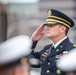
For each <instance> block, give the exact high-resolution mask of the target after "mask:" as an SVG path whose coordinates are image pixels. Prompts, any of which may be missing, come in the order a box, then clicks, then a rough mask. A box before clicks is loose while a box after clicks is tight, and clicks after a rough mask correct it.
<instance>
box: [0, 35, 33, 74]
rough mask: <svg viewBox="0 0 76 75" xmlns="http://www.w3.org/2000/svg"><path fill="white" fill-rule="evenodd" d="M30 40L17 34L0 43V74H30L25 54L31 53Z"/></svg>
mask: <svg viewBox="0 0 76 75" xmlns="http://www.w3.org/2000/svg"><path fill="white" fill-rule="evenodd" d="M31 46H32V41H31V39H30V38H29V37H28V36H25V35H19V36H16V37H13V38H11V39H9V40H7V41H5V42H3V43H1V44H0V75H30V64H29V62H28V59H27V58H26V56H28V55H29V54H30V53H31Z"/></svg>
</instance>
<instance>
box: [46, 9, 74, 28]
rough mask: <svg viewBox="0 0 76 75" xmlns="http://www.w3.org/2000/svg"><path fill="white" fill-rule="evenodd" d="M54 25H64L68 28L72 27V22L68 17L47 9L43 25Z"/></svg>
mask: <svg viewBox="0 0 76 75" xmlns="http://www.w3.org/2000/svg"><path fill="white" fill-rule="evenodd" d="M56 23H60V24H62V25H65V26H66V27H68V28H70V27H73V26H74V21H73V20H72V19H71V18H70V17H68V16H67V15H66V14H64V13H62V12H61V11H58V10H55V9H49V10H48V11H47V19H46V22H45V23H44V25H48V24H50V25H51V24H52V25H53V24H56Z"/></svg>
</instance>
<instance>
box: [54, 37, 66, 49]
mask: <svg viewBox="0 0 76 75" xmlns="http://www.w3.org/2000/svg"><path fill="white" fill-rule="evenodd" d="M66 38H67V36H66V37H64V38H63V39H61V40H60V41H58V42H57V43H56V44H54V43H53V46H54V48H56V47H57V46H58V45H59V44H60V43H61V42H62V41H64V40H65V39H66Z"/></svg>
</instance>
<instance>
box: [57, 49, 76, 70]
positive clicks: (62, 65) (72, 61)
mask: <svg viewBox="0 0 76 75" xmlns="http://www.w3.org/2000/svg"><path fill="white" fill-rule="evenodd" d="M57 67H58V68H59V69H61V70H62V71H76V48H74V49H72V50H71V51H69V53H68V54H67V55H65V56H63V57H62V58H60V59H59V60H58V62H57Z"/></svg>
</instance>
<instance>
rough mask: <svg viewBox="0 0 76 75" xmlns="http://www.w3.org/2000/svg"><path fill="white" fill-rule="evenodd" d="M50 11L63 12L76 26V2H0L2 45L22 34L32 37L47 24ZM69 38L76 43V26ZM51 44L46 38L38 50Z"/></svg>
mask: <svg viewBox="0 0 76 75" xmlns="http://www.w3.org/2000/svg"><path fill="white" fill-rule="evenodd" d="M48 9H57V10H60V11H62V12H63V13H65V14H67V15H68V16H69V17H71V18H72V19H73V20H74V22H75V24H76V0H0V43H1V42H3V41H5V40H7V39H9V38H11V37H14V36H16V35H20V34H24V35H28V36H30V37H31V35H32V34H33V32H34V31H35V30H36V29H37V28H38V27H39V26H40V25H41V24H42V23H43V22H45V20H46V18H47V10H48ZM68 36H69V38H70V40H71V41H72V42H73V43H76V25H75V27H73V28H71V29H70V31H69V33H68ZM49 42H50V40H49V39H47V38H46V37H45V36H44V37H43V39H42V40H40V41H39V42H38V45H37V47H36V50H41V49H42V48H43V46H45V44H47V43H49ZM38 71H39V70H37V72H38ZM39 72H40V71H39ZM39 72H38V75H39Z"/></svg>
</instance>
